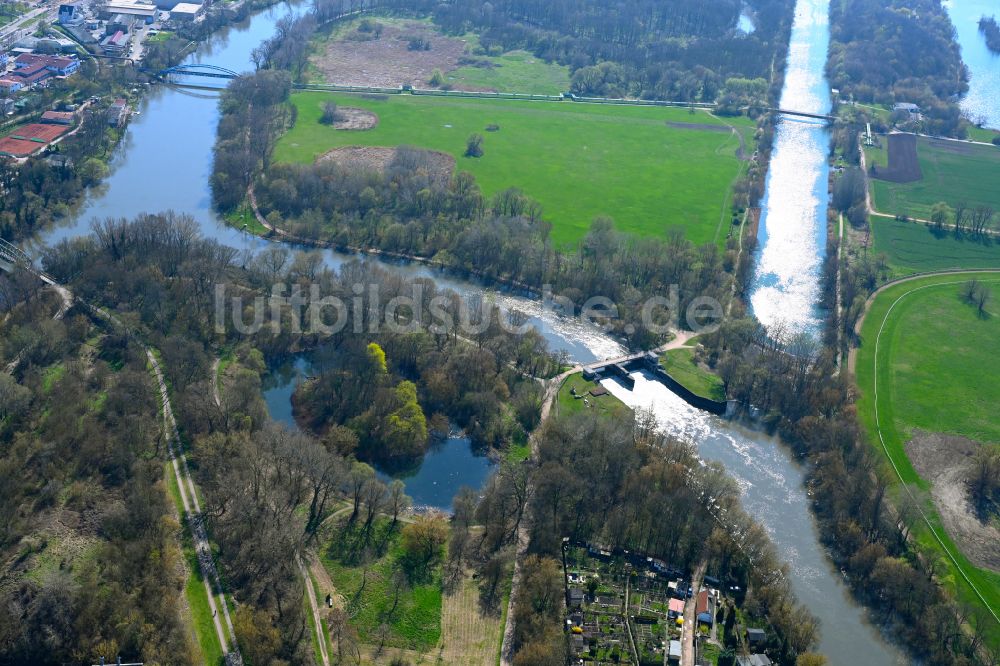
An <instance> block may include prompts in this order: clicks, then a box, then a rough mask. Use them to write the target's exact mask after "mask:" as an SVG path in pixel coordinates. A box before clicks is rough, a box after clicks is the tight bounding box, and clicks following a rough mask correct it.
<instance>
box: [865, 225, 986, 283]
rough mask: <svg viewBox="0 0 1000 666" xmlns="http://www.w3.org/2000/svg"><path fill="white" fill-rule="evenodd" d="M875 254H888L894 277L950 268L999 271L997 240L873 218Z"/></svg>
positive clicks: (873, 248) (873, 247)
mask: <svg viewBox="0 0 1000 666" xmlns="http://www.w3.org/2000/svg"><path fill="white" fill-rule="evenodd" d="M870 224H871V228H872V250H873V252H874V253H875V254H885V255H886V257H887V259H888V263H889V267H890V268H891V269H892V272H893V274H894V275H897V276H899V275H910V274H913V273H923V272H929V271H941V270H947V269H951V268H973V269H974V268H1000V242H998V239H995V238H991V237H986V238H977V237H973V236H971V235H962V236H956V235H955V234H954V233H952V232H951V231H944V232H935V231H934V230H933V229H931V228H930V227H929V226H927V225H925V224H919V223H914V222H900V221H899V220H893V219H889V218H881V217H871V218H870Z"/></svg>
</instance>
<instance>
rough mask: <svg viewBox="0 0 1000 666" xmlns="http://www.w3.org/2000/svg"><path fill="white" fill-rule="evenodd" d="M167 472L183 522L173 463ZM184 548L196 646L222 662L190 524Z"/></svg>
mask: <svg viewBox="0 0 1000 666" xmlns="http://www.w3.org/2000/svg"><path fill="white" fill-rule="evenodd" d="M164 474H165V476H166V479H167V490H168V491H169V493H170V497H171V499H172V500H173V502H174V507H175V508H176V509H177V515H178V516H180V519H181V521H182V523H183V520H184V505H183V503H182V502H181V494H180V489H179V488H178V487H177V479H176V478H175V477H174V468H173V465H171V464H170V463H169V462H168V463H166V464H165V466H164ZM181 549H182V551H183V553H184V561H185V564H186V566H187V573H188V577H187V580H186V581H185V582H184V598H185V599H186V600H187V604H188V608H189V609H190V611H191V624H192V626H193V628H194V633H195V638H196V639H197V645H198V647H199V649H200V650H201V655H202V657H203V658H204V663H206V664H210V665H217V664H221V663H222V661H223V658H224V656H225V655H224V654H223V652H222V646H221V645H219V637H218V635H217V634H216V633H215V624H214V622H213V620H212V609H211V607H210V606H209V604H208V593H207V592H205V584H204V582H203V578H202V576H201V567H199V566H198V555H197V553H196V552H195V549H194V542H193V541H192V540H191V531H190V530H189V529H188V528H187V526H183V527H182V529H181Z"/></svg>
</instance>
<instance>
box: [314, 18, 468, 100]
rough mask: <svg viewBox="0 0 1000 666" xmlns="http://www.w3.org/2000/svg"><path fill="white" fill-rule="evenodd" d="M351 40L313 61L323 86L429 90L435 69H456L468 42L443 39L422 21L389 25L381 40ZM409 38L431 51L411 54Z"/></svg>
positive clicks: (334, 45)
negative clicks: (422, 41)
mask: <svg viewBox="0 0 1000 666" xmlns="http://www.w3.org/2000/svg"><path fill="white" fill-rule="evenodd" d="M379 22H380V23H382V22H384V19H379ZM349 37H350V35H348V36H347V38H341V39H338V40H333V41H330V42H328V43H327V44H326V45H325V46H323V47H320V53H319V54H318V55H315V56H313V57H312V58H311V60H310V61H311V62H312V64H313V65H314V66H315V67H316V69H317V70H319V72H320V73H321V74H322V78H323V81H324V82H326V83H335V84H340V85H348V86H376V87H383V88H387V87H396V86H401V85H404V84H412V85H414V86H417V87H426V86H427V81H428V79H430V78H431V75H432V74H433V72H434V70H435V69H440V70H441V71H444V72H447V71H448V70H451V69H455V68H456V67H457V66H458V59H459V58H461V57H462V54H463V53H464V52H465V42H463V41H462V40H460V39H455V38H454V37H445V36H443V35H440V34H438V32H437V31H436V30H434V28H433V27H432V26H430V25H428V24H426V23H421V22H420V21H392V22H388V23H386V24H385V27H384V28H383V30H382V35H381V36H380V37H379V38H378V39H373V40H369V41H356V40H352V39H350V38H349ZM410 37H420V38H423V39H425V40H427V41H428V42H429V43H430V46H431V47H430V49H428V50H426V51H424V50H417V51H411V50H409V39H410Z"/></svg>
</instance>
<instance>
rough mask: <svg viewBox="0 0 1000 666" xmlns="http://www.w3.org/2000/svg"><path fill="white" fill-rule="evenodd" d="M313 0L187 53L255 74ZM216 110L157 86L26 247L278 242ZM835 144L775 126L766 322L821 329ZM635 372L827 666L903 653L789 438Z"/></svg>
mask: <svg viewBox="0 0 1000 666" xmlns="http://www.w3.org/2000/svg"><path fill="white" fill-rule="evenodd" d="M304 8H305V4H304V3H297V4H296V3H292V4H284V5H279V6H276V7H274V8H271V9H269V10H265V11H263V12H261V13H259V14H257V15H255V16H254V17H252V18H251V19H249V20H248V21H246V22H244V23H242V24H238V25H235V26H232V27H231V28H227V29H224V30H222V31H220V32H219V33H218V34H216V35H215V36H213V37H212V38H211V39H210V40H209V41H208V42H206V43H205V44H203V45H201V46H200V47H199V48H198V49H196V50H195V52H194V53H192V54H191V55H190V56H189V58H188V59H187V61H186V62H187V63H197V62H210V63H213V64H215V65H217V66H220V67H225V68H227V69H230V70H233V71H247V70H250V69H252V67H251V63H250V52H251V50H252V49H253V48H254V47H256V46H258V45H259V44H260V43H261V42H262V41H263V40H264V39H266V38H268V37H270V36H271V34H272V33H273V31H274V27H275V23H276V21H277V20H278V19H279V18H280V17H282V16H283V15H284V14H285V13H287V12H289V11H293V12H297V11H302V10H303V9H304ZM827 9H828V4H827V0H799V2H798V7H797V9H796V21H795V29H794V34H793V36H792V44H791V49H790V54H789V63H788V72H787V75H786V90H785V94H784V95H783V97H782V102H781V106H782V107H783V108H792V109H799V110H805V111H807V112H811V111H815V112H816V113H818V114H822V113H826V112H827V111H828V110H829V103H828V102H829V100H828V97H827V94H828V93H827V91H826V83H825V81H824V77H823V65H824V62H825V57H826V46H827V40H828V24H827V20H826V16H827ZM800 94H801V98H800V97H798V96H799V95H800ZM217 106H218V99H217V96H215V95H211V94H199V95H191V94H190V91H183V90H178V89H170V88H168V87H166V86H158V87H156V88H155V89H152V90H150V91H149V94H148V95H147V97H146V98H145V99H144V101H143V102H142V104H141V106H140V109H139V110H140V111H141V114H140V115H139V116H137V117H136V118H135V119H134V120H133V122H132V123H131V124H130V125H129V127H128V130H127V132H126V136H125V138H124V140H123V142H122V145H121V147H120V150H119V152H118V154H117V155H116V157H115V159H114V160H113V163H112V165H111V166H112V173H111V175H110V177H109V178H108V179H107V181H106V182H105V184H104V185H102V186H101V187H99V188H97V189H95V190H94V191H93V192H91V193H90V195H89V196H88V199H87V200H86V202H85V203H84V204H83V205H82V207H81V209H80V211H79V212H78V213H77V214H76V215H75V216H74V217H73V219H72V220H70V221H69V223H68V224H66V225H64V226H62V227H59V228H56V229H52V230H50V231H48V232H46V233H45V234H43V235H42V236H41V237H40V238H38V239H37V241H36V243H35V245H34V246H29V247H27V248H26V249H28V251H29V254H31V255H32V256H38V255H39V252H38V249H39V248H38V245H41V244H44V245H50V244H53V243H56V242H58V241H59V240H62V239H64V238H71V237H75V236H79V235H83V234H86V233H89V231H90V223H91V221H92V220H93V219H94V218H104V217H108V216H113V217H132V216H135V215H137V214H140V213H144V212H159V211H165V210H168V209H172V210H174V211H177V212H180V213H187V214H190V215H191V216H193V217H194V219H195V220H197V221H198V222H199V224H200V226H201V231H202V233H203V234H204V235H205V236H207V237H211V238H215V239H216V240H218V241H219V242H221V243H223V244H225V245H229V246H231V247H235V248H240V249H246V250H249V251H254V252H255V251H259V250H260V249H262V248H265V247H267V246H268V245H269V241H265V240H263V239H260V238H258V237H256V236H252V235H250V234H247V233H245V232H241V231H238V230H236V229H234V228H232V227H229V226H226V225H225V224H224V222H223V221H221V220H220V219H219V218H218V217H217V216H216V215H215V214H214V212H213V211H212V206H211V193H210V191H209V187H208V183H209V176H210V171H211V163H212V145H213V143H214V140H215V128H216V124H217V122H218V108H217ZM826 141H827V134H826V130H825V129H824V128H823V127H822V126H817V125H816V124H815V123H812V124H810V123H803V122H795V121H793V120H790V119H789V120H787V121H782V122H781V124H780V126H779V131H778V136H777V139H776V144H775V150H774V155H773V160H772V164H771V171H770V174H769V177H768V181H767V196H766V200H765V202H764V208H765V215H764V218H763V222H762V225H761V241H762V242H761V245H762V248H761V251H760V257H759V264H760V268H759V270H758V274H757V277H756V283H755V284H756V286H755V290H754V292H753V298H752V304H753V307H754V310H755V312H756V313H757V315H758V316H759V317H760V318H761V319H762V320H763V321H765V323H772V322H774V321H777V320H779V319H782V318H783V319H784V321H785V323H786V324H787V325H788V326H789V327H790V328H792V329H794V330H804V329H808V328H809V327H815V326H816V325H817V322H818V313H817V312H816V310H815V302H816V299H817V296H818V284H819V282H818V276H819V265H820V264H821V261H822V254H823V251H824V238H825V236H824V228H823V224H824V222H825V209H826V199H825V197H826V194H825V192H826V161H825V155H826ZM323 257H324V259H325V261H326V262H327V264H328V265H331V266H337V265H339V264H341V263H343V262H344V261H346V260H347V259H348V257H344V256H342V255H337V254H335V253H333V252H331V251H324V252H323ZM386 267H387V268H388V269H390V270H393V271H398V272H400V273H403V274H406V275H410V276H417V275H419V276H431V277H433V278H434V279H435V280H436V281H438V283H439V284H441V286H443V287H447V288H451V289H454V290H455V291H457V292H459V293H460V294H463V295H471V294H476V293H482V292H483V288H482V287H481V286H479V285H477V284H475V283H473V282H467V281H459V280H454V279H448V278H445V277H442V275H441V274H439V273H435V272H433V271H431V270H429V269H427V268H425V267H422V266H414V265H403V266H400V265H397V264H391V265H390V264H386ZM491 297H492V298H493V299H494V300H495V301H496V302H497V304H498V305H500V306H501V307H505V308H508V309H510V308H516V309H517V310H519V311H521V312H523V313H525V314H526V315H528V318H529V321H530V322H531V323H532V324H534V325H535V326H536V327H537V328H538V329H539V331H540V332H541V333H542V335H543V336H544V337H545V338H546V339H547V340H548V341H549V343H550V346H551V347H552V348H553V349H556V350H565V351H566V353H567V355H568V357H569V358H570V359H572V360H573V361H575V362H578V363H589V362H593V361H597V360H599V359H604V358H609V357H618V356H622V355H624V353H625V351H624V349H622V347H621V345H620V344H619V343H618V342H617V341H615V340H614V339H612V338H610V337H608V336H607V335H605V334H604V333H602V332H601V331H600V330H599V329H597V328H595V327H593V326H589V325H587V324H584V323H582V322H580V321H579V320H575V319H565V318H562V317H560V316H558V315H556V314H555V313H554V312H552V311H551V310H549V309H546V308H545V307H543V305H542V304H541V303H540V302H538V301H534V300H529V299H525V298H520V297H518V296H514V295H510V294H506V293H499V294H493V295H492V296H491ZM779 315H780V316H779ZM297 377H301V372H287V373H275V375H274V381H272V382H271V383H270V384H269V391H271V392H272V393H271V394H270V396H269V404H270V405H271V408H272V413H273V414H274V416H275V417H279V418H283V419H284V420H286V422H290V421H291V416H290V408H288V409H286V407H287V405H288V403H287V397H285V396H289V395H290V393H291V389H292V388H293V386H294V382H296V381H297V379H296V378H297ZM631 377H632V378H633V379H634V382H635V384H634V388H633V390H628V389H626V388H625V387H623V386H622V385H621V384H619V383H617V382H614V381H613V380H606V381H605V384H606V385H607V386H608V388H609V390H610V391H611V392H612V393H613V394H614V395H616V396H617V397H618V398H619V399H621V400H622V401H624V402H626V403H628V404H630V405H633V406H637V407H638V406H648V407H651V408H652V409H653V410H654V411H655V413H656V415H657V416H658V417H659V419H660V422H661V424H662V425H663V427H664V428H665V429H666V430H667V431H669V432H670V433H672V434H674V435H676V436H678V437H681V438H684V439H687V440H689V441H693V442H695V443H696V444H697V446H698V448H699V451H700V453H701V456H702V457H703V458H705V459H708V460H717V461H719V462H720V463H722V464H723V465H724V466H725V468H726V469H727V471H728V472H729V473H730V474H731V475H732V476H733V477H735V478H736V480H737V482H738V483H739V485H740V487H741V489H742V492H743V501H744V504H745V506H746V508H747V510H748V511H749V512H750V513H751V514H752V515H754V516H755V517H756V518H758V519H759V520H760V521H761V522H762V523H763V524H764V525H765V527H766V528H767V529H768V531H769V532H770V534H771V537H772V539H773V540H774V542H775V545H776V546H777V548H778V550H779V552H780V553H781V555H782V557H783V559H785V560H786V561H787V562H788V563H789V564H790V566H791V574H792V583H793V586H794V588H795V591H796V593H797V594H798V597H799V599H800V600H801V601H802V602H804V603H805V604H806V605H807V606H809V608H810V609H811V610H812V611H813V613H815V614H816V615H817V616H818V617H819V618H820V620H821V622H822V626H821V632H822V643H821V645H820V649H821V651H822V652H824V653H825V654H827V655H828V656H829V657H830V663H831V664H834V665H835V666H836V665H844V666H847V665H848V664H851V665H853V664H866V665H868V664H871V665H880V664H892V663H905V662H904V660H903V659H902V657H901V656H900V655H899V654H898V653H896V651H895V650H894V649H893V648H892V647H890V646H889V645H888V644H887V643H886V642H885V641H883V640H882V638H881V637H880V635H879V634H878V632H877V631H876V630H875V629H874V628H873V627H872V626H871V625H870V624H869V623H868V622H867V621H866V620H865V618H864V614H863V612H862V610H861V609H860V608H859V607H858V606H857V605H856V604H855V603H854V602H853V601H852V600H851V598H850V597H849V595H848V593H847V590H846V587H845V586H844V584H843V582H842V580H841V577H840V575H839V573H838V572H836V571H835V570H834V569H833V568H832V565H831V564H830V561H829V560H828V559H827V558H826V556H825V554H824V549H823V547H822V545H821V544H820V542H819V535H818V533H817V530H816V527H815V525H814V524H813V521H812V517H811V515H810V513H809V509H808V505H809V498H808V496H807V494H806V492H805V489H804V488H803V483H802V482H803V472H802V470H801V469H800V468H799V467H798V466H797V465H796V464H795V462H794V461H793V459H792V456H791V453H790V451H789V450H788V448H787V447H785V446H784V445H782V444H781V443H780V442H778V441H777V440H775V439H773V438H770V437H767V436H764V435H762V434H761V433H758V432H754V431H751V430H747V429H744V428H741V427H739V426H738V425H735V424H733V423H731V422H728V421H725V420H723V419H721V418H719V417H716V416H712V415H710V414H708V413H707V412H704V411H701V410H698V409H695V408H694V407H691V406H690V405H688V404H686V403H685V402H684V401H683V400H681V399H680V398H678V397H677V396H676V395H675V394H673V393H671V392H670V391H669V390H668V389H667V388H666V387H665V386H664V385H663V384H661V383H659V382H656V381H652V380H651V379H650V377H649V376H647V375H645V374H643V373H641V372H633V373H632V374H631ZM272 398H273V400H272ZM279 412H280V413H279ZM449 446H450V447H451V448H448V449H445V451H446V453H440V452H438V453H432V455H435V456H440V457H437V458H433V459H431V458H428V460H431V461H432V463H433V464H431V465H430V466H429V467H431V468H434V469H435V470H437V472H436V473H440V476H439V477H435V478H440V482H438V481H434V482H429V481H428V480H427V478H426V477H421V474H423V473H424V472H423V469H424V468H427V467H428V460H425V462H424V468H422V469H421V470H418V471H417V472H416V474H415V475H414V476H411V477H409V478H408V479H406V483H407V488H408V491H410V492H414V489H417V488H419V487H421V486H420V484H425V486H426V487H427V488H428V492H427V494H426V497H428V498H433V499H432V501H433V502H440V503H444V502H445V501H446V500H445V499H444V498H447V497H450V496H451V495H452V494H453V493H454V491H455V490H457V489H458V487H459V486H460V485H463V484H468V485H479V484H480V483H481V481H482V479H483V475H484V474H485V470H486V469H487V467H488V465H487V464H486V463H485V461H484V460H483V459H481V458H478V459H477V458H475V457H474V456H472V454H471V453H469V455H459V456H455V455H454V453H455V452H456V451H459V450H458V449H457V448H455V446H456V443H455V442H452V443H451V444H449ZM457 446H463V445H462V444H460V443H459V444H457ZM465 446H466V447H467V445H465ZM464 451H468V449H467V448H466V449H464ZM477 461H478V462H477ZM435 465H437V467H435ZM442 466H445V467H447V469H446V470H445V469H442ZM445 472H446V473H445ZM432 483H433V484H438V483H440V486H441V487H438V486H437V485H433V487H432V485H431V484H432ZM431 490H433V492H431Z"/></svg>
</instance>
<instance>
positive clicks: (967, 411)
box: [856, 273, 1000, 644]
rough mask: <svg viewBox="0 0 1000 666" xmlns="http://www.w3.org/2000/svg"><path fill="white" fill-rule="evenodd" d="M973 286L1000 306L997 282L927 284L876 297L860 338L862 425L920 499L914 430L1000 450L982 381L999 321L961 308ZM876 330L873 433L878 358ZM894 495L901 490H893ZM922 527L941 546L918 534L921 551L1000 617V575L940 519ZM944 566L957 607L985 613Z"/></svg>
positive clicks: (993, 631)
mask: <svg viewBox="0 0 1000 666" xmlns="http://www.w3.org/2000/svg"><path fill="white" fill-rule="evenodd" d="M971 277H978V278H979V279H980V280H981V281H984V282H986V281H992V282H990V283H989V286H990V287H991V289H992V291H993V294H994V301H993V303H994V304H995V303H996V300H995V299H996V297H998V296H1000V275H997V274H995V273H993V274H991V273H982V274H978V275H976V276H972V275H938V276H929V277H926V278H920V279H917V280H912V281H908V282H904V283H901V284H898V285H894V286H892V287H889V288H888V289H886V290H885V291H884V292H882V293H881V294H880V295H879V296H878V297H877V298H876V299H875V301H874V302H873V303H872V307H871V309H870V310H869V312H868V315H867V317H866V319H865V322H864V326H863V329H862V332H861V337H862V341H863V344H862V346H861V347H860V349H859V350H858V355H857V368H856V374H857V382H858V387H859V389H860V392H861V395H860V397H859V400H858V414H859V417H860V419H861V422H862V425H863V427H864V428H865V430H866V431H867V434H868V437H869V440H870V441H871V442H872V444H873V445H874V446H875V447H877V448H878V449H879V450H882V449H883V444H882V441H880V439H879V429H878V428H880V429H881V433H882V437H883V440H884V447H885V452H886V453H887V454H888V457H889V459H890V460H891V462H892V464H893V465H894V466H895V467H896V469H897V470H898V473H899V476H900V477H901V479H902V481H903V482H904V483H906V484H913V485H915V486H917V487H920V488H924V489H926V488H927V487H928V486H927V483H926V482H925V481H924V480H923V479H922V478H920V476H919V475H918V474H917V472H916V471H915V470H914V468H913V466H912V464H911V463H910V460H909V459H908V457H907V455H906V450H905V444H906V442H907V441H908V439H909V438H910V436H911V434H912V433H913V431H914V430H915V429H920V430H925V431H929V432H940V433H950V434H956V435H962V436H965V437H969V438H971V439H974V440H976V441H980V442H997V441H1000V417H998V416H997V414H996V410H995V408H994V407H995V405H997V404H1000V385H998V384H997V383H996V382H990V381H984V378H986V377H995V376H997V375H998V374H1000V359H998V357H997V355H996V353H995V351H996V341H997V340H998V339H1000V318H998V317H997V315H996V314H995V313H994V314H991V315H990V316H987V317H980V316H979V314H978V313H977V311H976V308H975V307H974V306H972V305H970V304H968V303H966V302H964V301H963V300H962V299H961V297H960V290H961V286H962V284H963V283H964V282H966V281H968V280H969V279H970V278H971ZM900 297H903V298H902V299H900ZM894 304H895V305H894ZM993 307H994V308H995V307H996V306H995V305H994V306H993ZM890 308H891V311H890ZM887 313H888V318H887ZM883 322H885V324H884V327H883ZM880 329H881V330H882V334H881V338H879V343H878V359H877V360H878V366H877V371H878V376H877V383H878V396H877V400H878V428H876V420H875V419H876V415H875V407H876V403H875V400H876V396H875V383H876V376H875V360H876V359H875V348H876V338H877V336H878V334H879V330H880ZM897 492H902V489H901V488H898V487H897ZM928 517H929V519H930V521H931V523H932V524H933V525H934V528H935V531H936V532H937V534H938V536H939V537H940V538H941V542H942V543H938V541H937V539H935V537H934V535H933V534H932V533H931V532H930V530H928V529H927V528H926V527H924V526H919V527H918V529H915V530H914V536H915V538H916V540H917V543H918V544H919V546H920V548H921V549H923V550H925V551H927V552H930V553H940V554H941V555H943V553H942V550H944V551H947V553H948V554H949V555H950V556H951V557H954V559H955V560H956V561H957V562H958V563H959V565H960V566H961V568H962V570H963V571H964V572H965V574H966V575H967V576H968V577H969V579H971V581H972V582H973V584H974V585H975V586H976V588H977V589H978V590H979V592H980V593H981V594H982V595H983V596H984V597H985V599H986V603H987V604H988V605H989V606H990V607H992V608H993V609H994V611H997V612H1000V575H998V574H996V573H994V572H991V571H987V570H985V569H979V568H976V567H975V566H973V565H972V564H971V563H970V562H969V561H968V559H967V558H966V557H965V556H964V555H963V553H962V552H961V551H960V550H959V548H958V547H957V546H956V544H955V543H954V542H953V541H952V540H951V538H950V537H949V536H948V534H947V532H946V531H945V530H944V528H943V526H942V524H941V520H940V517H939V516H938V515H937V514H936V513H935V512H933V511H929V513H928ZM942 544H943V545H942ZM940 559H941V560H942V561H943V562H944V563H945V564H946V565H947V566H946V569H945V570H944V573H943V575H942V576H941V579H942V582H944V584H945V585H946V586H947V587H949V588H951V589H953V590H955V591H956V593H957V594H958V597H959V598H960V599H962V600H963V601H966V602H968V603H970V604H974V605H978V606H981V605H982V602H981V601H980V599H979V598H978V596H977V595H976V594H975V593H974V591H973V590H972V589H971V587H970V586H969V585H968V583H967V582H966V581H965V580H964V577H963V576H962V575H961V573H960V572H959V571H958V570H957V568H956V566H955V564H954V563H953V562H952V561H951V560H950V559H949V558H945V557H940ZM987 633H988V635H989V636H990V639H991V641H992V642H993V643H994V644H998V643H1000V627H998V626H997V625H996V624H995V623H993V622H992V621H989V627H988V628H987Z"/></svg>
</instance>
